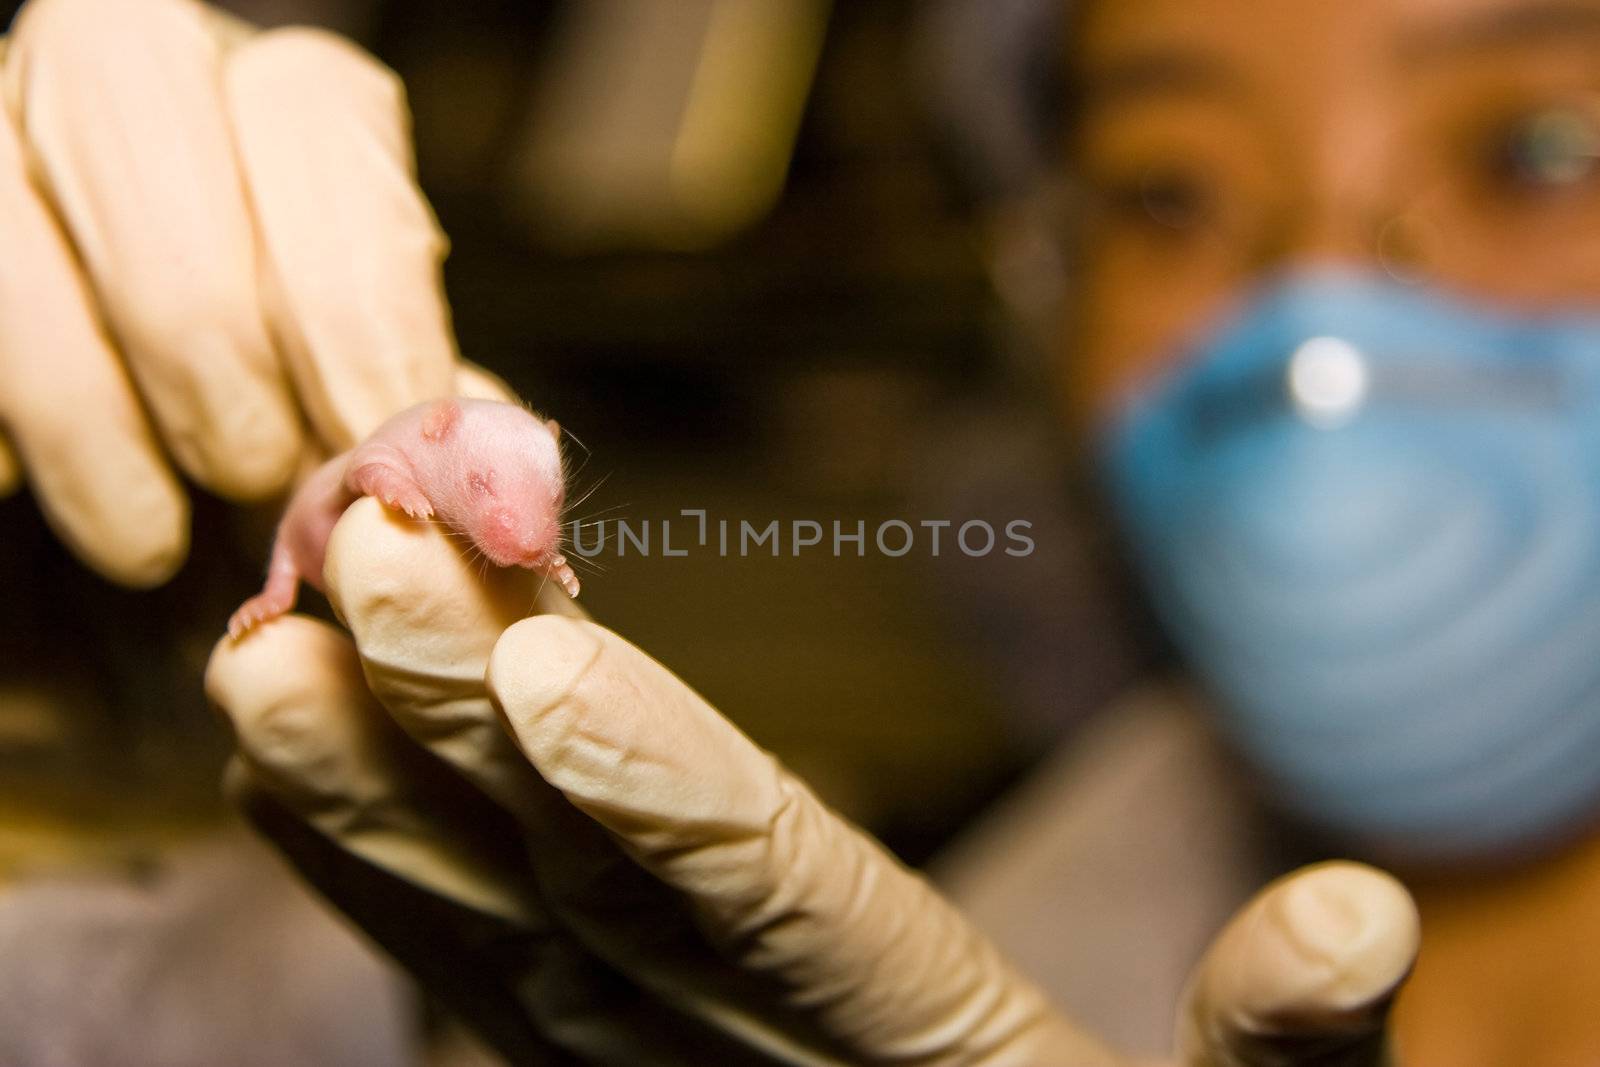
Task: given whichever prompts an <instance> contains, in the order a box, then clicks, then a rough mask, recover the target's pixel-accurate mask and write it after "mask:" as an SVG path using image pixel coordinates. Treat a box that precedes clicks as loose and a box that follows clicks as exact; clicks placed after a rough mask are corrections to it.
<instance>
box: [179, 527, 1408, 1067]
mask: <svg viewBox="0 0 1600 1067" xmlns="http://www.w3.org/2000/svg"><path fill="white" fill-rule="evenodd" d="M325 577H326V579H327V585H328V589H329V594H330V599H331V600H332V601H333V603H334V605H335V608H336V610H337V611H338V613H339V615H340V617H341V618H342V619H344V620H345V621H346V622H347V624H348V625H349V627H350V630H351V632H352V634H353V637H354V640H355V645H354V646H352V644H351V643H350V641H349V640H348V639H347V638H346V637H345V636H344V635H343V634H342V633H340V632H339V631H337V630H336V629H334V628H333V627H330V626H327V625H325V624H322V623H320V622H316V621H313V620H310V619H307V618H304V617H296V616H287V617H284V618H282V619H280V620H277V621H276V622H273V623H271V624H268V625H266V626H263V627H261V628H260V629H258V630H256V631H254V632H253V633H251V634H250V635H248V636H247V637H246V638H245V639H243V640H242V641H240V642H239V643H237V644H234V643H232V642H230V641H228V640H226V639H225V640H223V641H222V642H221V643H220V644H218V646H217V647H216V649H215V651H214V653H213V656H212V660H211V664H210V667H209V670H208V674H207V680H206V681H207V689H208V693H209V695H210V697H211V699H212V700H213V702H214V703H216V704H217V705H218V706H220V707H221V708H222V709H224V710H225V711H226V713H227V714H228V716H229V717H230V718H231V720H232V722H233V724H234V726H235V729H236V733H237V738H238V745H239V748H238V756H237V758H236V761H235V764H234V766H233V769H232V771H231V772H230V776H229V781H230V787H231V789H232V791H233V793H234V795H235V796H236V797H237V798H238V799H239V800H240V801H241V802H242V803H243V804H244V805H245V807H246V809H247V810H248V811H249V812H250V813H251V814H252V816H253V817H254V819H255V820H256V822H257V824H258V825H259V826H261V828H263V829H264V830H265V831H266V832H267V833H268V835H269V836H271V837H272V838H274V839H275V840H276V841H277V842H278V844H279V845H280V846H281V847H282V848H283V849H284V850H285V851H286V852H287V853H288V855H289V856H290V858H291V859H292V860H293V861H294V862H295V863H296V864H297V865H298V866H299V868H300V869H301V871H302V872H303V873H305V874H306V875H307V876H308V877H309V878H310V880H311V881H313V882H314V883H316V884H317V885H318V886H319V887H321V888H322V890H323V891H324V892H325V893H327V894H328V895H329V896H330V897H332V899H333V900H334V901H335V902H337V903H338V904H340V905H341V906H342V907H344V908H345V909H346V910H347V911H348V913H349V914H350V915H352V916H353V917H354V918H355V919H356V921H357V922H359V923H360V924H362V925H363V926H364V927H366V929H367V930H368V931H369V932H370V933H372V934H373V935H374V936H375V937H376V938H377V940H379V941H380V942H381V943H383V944H384V945H385V946H386V947H388V948H389V949H390V950H391V951H392V952H393V953H394V954H395V955H396V956H397V957H398V958H399V959H400V960H401V961H402V962H404V963H406V964H407V965H408V966H410V967H411V968H412V969H413V970H414V971H415V972H416V973H417V974H418V976H419V978H420V979H421V981H422V982H423V983H424V985H425V986H426V987H427V988H428V989H429V990H430V991H431V992H432V993H434V994H435V995H436V996H437V997H439V998H440V999H441V1000H442V1001H443V1002H444V1003H446V1004H448V1005H450V1006H451V1007H453V1008H454V1009H455V1010H456V1011H457V1012H459V1013H460V1014H461V1016H462V1017H463V1018H464V1019H466V1020H467V1021H469V1022H470V1023H471V1024H472V1025H474V1026H475V1027H476V1028H478V1029H479V1031H480V1032H481V1033H483V1034H484V1035H485V1036H487V1037H488V1039H489V1040H490V1041H491V1042H493V1043H494V1044H495V1045H496V1046H497V1047H498V1048H499V1049H500V1050H501V1051H502V1052H503V1053H505V1054H506V1055H507V1057H508V1058H510V1059H511V1060H512V1061H513V1062H548V1061H549V1060H550V1059H551V1058H555V1059H557V1060H561V1059H562V1058H563V1057H566V1056H573V1057H577V1058H579V1059H583V1060H591V1061H596V1062H606V1063H627V1064H640V1063H693V1064H705V1063H717V1064H724V1063H742V1062H779V1063H840V1062H845V1063H915V1064H958V1063H973V1064H978V1063H982V1064H1082V1065H1105V1064H1116V1063H1121V1062H1122V1060H1121V1059H1120V1058H1119V1057H1118V1056H1116V1055H1115V1054H1114V1053H1113V1052H1111V1051H1109V1050H1107V1049H1105V1048H1103V1047H1101V1046H1100V1045H1099V1044H1098V1043H1097V1042H1096V1041H1095V1040H1094V1039H1092V1038H1091V1037H1089V1036H1088V1035H1085V1034H1083V1033H1081V1032H1080V1031H1078V1030H1076V1029H1075V1028H1074V1027H1073V1026H1072V1025H1071V1024H1070V1023H1068V1022H1067V1021H1066V1020H1064V1019H1063V1018H1062V1017H1061V1016H1059V1015H1057V1014H1056V1013H1055V1012H1054V1011H1053V1010H1052V1009H1051V1007H1050V1006H1049V1005H1048V1004H1047V1003H1046V1002H1045V1000H1044V998H1043V997H1042V996H1041V994H1040V993H1039V991H1038V990H1037V989H1036V988H1035V987H1034V986H1032V985H1031V984H1029V983H1028V982H1027V981H1026V980H1025V979H1023V978H1022V977H1021V976H1020V975H1019V974H1017V973H1016V972H1015V971H1013V970H1012V969H1011V968H1010V967H1009V966H1008V965H1007V964H1006V962H1005V961H1004V960H1002V959H1001V958H1000V957H999V955H998V954H997V953H996V951H995V950H994V949H993V948H992V947H991V946H990V945H989V944H988V943H987V942H986V941H985V939H984V938H983V937H982V936H981V935H980V934H979V933H978V932H977V931H976V930H974V929H973V928H972V927H971V926H969V925H968V924H967V923H966V922H965V921H964V920H963V919H962V917H961V916H960V915H959V914H958V913H957V912H956V911H955V910H954V909H953V907H952V906H951V905H950V904H949V903H948V902H946V901H945V900H944V899H943V898H941V897H940V896H939V894H938V893H937V891H936V890H934V889H933V888H932V887H931V886H930V885H929V884H928V883H927V882H926V881H925V880H923V879H922V878H921V877H920V876H919V875H917V874H915V873H913V872H911V871H910V870H908V869H906V868H905V867H903V866H902V865H900V864H899V863H898V862H896V861H895V860H894V859H893V858H892V857H891V856H889V855H888V854H887V853H886V852H885V851H884V850H883V849H882V848H881V847H880V846H879V845H877V844H876V843H875V842H874V841H872V840H871V839H870V838H869V837H867V836H866V835H864V834H863V833H862V832H860V831H859V830H857V829H855V828H854V827H852V826H850V825H849V824H848V823H846V822H844V821H843V820H842V819H840V818H839V817H838V816H837V815H835V814H834V813H832V812H831V811H829V810H828V809H827V808H826V807H825V806H824V805H823V804H822V803H821V802H820V801H819V800H818V799H817V798H816V797H815V796H814V795H813V794H812V792H811V791H810V790H809V789H808V788H807V787H806V786H805V784H804V783H802V782H800V781H799V780H798V779H796V778H795V777H794V776H793V775H791V774H789V773H788V772H787V771H785V770H784V768H783V767H782V766H780V765H779V764H778V763H777V762H776V761H775V760H774V759H773V758H772V757H771V756H770V755H769V754H767V753H765V752H763V751H762V750H760V749H758V748H757V747H755V745H753V744H752V743H751V742H750V741H749V740H748V739H747V738H745V737H744V736H743V735H742V734H741V733H740V732H739V731H738V730H737V729H735V728H734V727H733V726H732V725H731V724H730V723H729V722H728V721H727V720H726V719H724V718H723V717H721V716H720V715H718V714H717V712H716V711H715V710H713V709H712V708H711V707H710V706H709V705H707V704H706V703H705V702H704V701H703V700H702V699H701V698H700V697H699V696H697V695H696V694H695V693H694V692H692V691H691V690H690V689H689V688H688V687H687V686H685V685H684V684H683V683H682V682H681V681H679V680H678V679H677V678H675V677H674V676H673V675H672V674H671V673H670V672H668V671H667V670H666V668H664V667H662V666H661V665H660V664H658V663H656V662H655V661H653V660H652V659H650V658H649V657H648V656H646V655H645V654H644V653H642V652H640V651H639V650H638V649H637V648H635V647H633V646H632V645H630V644H629V643H628V642H626V641H624V640H623V639H622V638H620V637H618V636H617V635H616V634H613V633H611V632H609V631H608V630H605V629H604V628H602V627H600V626H598V625H596V624H594V623H592V622H590V621H588V620H587V619H585V618H582V617H581V616H580V615H579V614H578V610H577V608H576V607H575V606H573V605H571V604H570V603H569V602H567V601H565V599H564V598H562V597H561V596H560V595H559V593H558V592H552V591H551V590H549V589H546V590H543V591H542V592H541V593H540V595H539V597H538V606H539V607H541V608H543V609H545V610H546V611H547V612H549V613H548V614H543V615H538V616H536V617H533V618H527V619H522V618H521V617H522V616H523V615H524V613H525V612H526V611H527V610H528V608H529V605H530V604H533V603H534V602H535V593H536V589H535V587H534V585H533V584H532V583H533V581H534V580H535V579H534V578H533V577H532V576H530V575H529V574H528V573H527V572H524V571H494V572H492V573H490V574H488V575H486V576H483V575H480V574H479V573H478V572H477V570H476V569H475V568H474V567H473V566H472V565H471V564H469V563H468V562H467V561H465V560H464V559H463V558H462V557H461V555H460V553H459V552H458V550H457V549H456V548H455V547H454V546H453V545H452V544H451V543H450V542H449V541H448V540H447V539H446V538H445V537H444V536H443V535H441V534H439V533H437V532H436V530H435V528H434V527H432V526H430V525H427V524H417V523H411V522H409V521H407V520H404V519H401V518H397V517H396V516H394V515H393V514H391V513H389V512H386V511H385V510H384V509H383V508H382V507H381V506H380V505H379V504H378V503H377V502H376V501H373V500H371V499H364V500H360V501H357V502H356V504H354V505H353V506H352V507H351V508H350V510H349V511H348V512H347V513H346V514H345V516H344V518H343V519H342V520H341V522H340V523H339V525H338V527H337V528H336V529H335V531H334V535H333V539H332V542H331V544H330V546H329V552H328V558H327V565H326V568H325ZM519 620H520V621H519ZM357 649H359V652H358V651H357ZM1061 921H1062V922H1064V923H1069V922H1072V921H1074V917H1073V916H1071V915H1063V916H1061ZM1041 936H1048V932H1047V931H1042V932H1041ZM1416 940H1417V929H1416V916H1415V911H1414V909H1413V908H1412V906H1411V902H1410V900H1409V898H1408V897H1407V896H1406V895H1405V892H1404V891H1403V890H1402V889H1401V888H1400V887H1399V886H1398V884H1397V883H1395V882H1394V881H1393V880H1392V879H1390V878H1388V877H1387V876H1386V875H1383V874H1381V873H1379V872H1376V871H1373V870H1371V869H1370V868H1365V867H1359V866H1355V865H1351V864H1341V865H1332V866H1325V867H1321V868H1316V869H1312V870H1309V871H1307V872H1303V873H1302V874H1300V875H1298V876H1296V877H1295V878H1293V879H1292V880H1288V881H1285V882H1281V883H1279V884H1277V885H1275V886H1273V887H1269V889H1268V890H1267V891H1266V892H1265V893H1264V894H1263V895H1262V896H1261V897H1260V898H1258V899H1257V900H1256V901H1255V902H1254V903H1252V904H1251V905H1250V906H1249V907H1247V908H1246V909H1245V911H1244V912H1243V913H1242V914H1241V916H1240V917H1239V918H1238V919H1237V920H1236V921H1235V922H1234V923H1233V925H1232V926H1230V927H1229V929H1228V930H1227V931H1226V932H1225V933H1224V934H1223V935H1222V936H1221V937H1220V938H1219V940H1218V941H1217V943H1216V945H1215V947H1214V948H1213V950H1212V951H1211V954H1210V955H1209V956H1208V958H1207V960H1206V961H1205V962H1204V963H1203V964H1202V965H1201V967H1200V968H1199V970H1198V971H1197V974H1196V977H1195V979H1194V982H1193V984H1192V991H1191V994H1190V996H1189V998H1188V1004H1187V1006H1186V1007H1185V1008H1184V1011H1185V1020H1186V1022H1185V1023H1184V1025H1183V1027H1182V1033H1183V1048H1182V1050H1181V1057H1182V1060H1183V1062H1185V1063H1188V1064H1212V1065H1235V1064H1292V1063H1302V1062H1304V1063H1312V1062H1315V1063H1318V1064H1329V1063H1335V1062H1337V1063H1342V1064H1351V1065H1358V1064H1377V1063H1380V1062H1382V1058H1381V1057H1382V1044H1383V1026H1384V1017H1385V1014H1386V1011H1387V1004H1388V999H1389V996H1390V994H1391V992H1392V991H1393V989H1394V988H1395V986H1396V985H1397V984H1398V983H1399V981H1400V980H1401V978H1402V977H1403V976H1404V974H1405V973H1406V971H1407V969H1408V968H1409V966H1410V964H1411V960H1412V956H1413V954H1414V952H1415V949H1416ZM1341 1056H1342V1058H1340V1057H1341Z"/></svg>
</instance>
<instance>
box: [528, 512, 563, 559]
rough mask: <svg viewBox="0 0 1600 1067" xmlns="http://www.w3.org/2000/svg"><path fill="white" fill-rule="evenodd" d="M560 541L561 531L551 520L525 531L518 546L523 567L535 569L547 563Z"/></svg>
mask: <svg viewBox="0 0 1600 1067" xmlns="http://www.w3.org/2000/svg"><path fill="white" fill-rule="evenodd" d="M560 540H561V529H560V527H559V526H557V525H556V523H555V521H554V520H553V519H552V520H549V521H546V522H542V523H539V524H537V525H535V526H534V527H532V528H531V529H529V530H527V531H525V532H524V533H523V536H522V539H521V545H520V547H521V550H522V553H521V554H522V564H523V566H525V567H537V566H542V565H543V564H545V563H548V562H549V561H550V559H551V557H552V556H554V555H555V553H556V545H557V544H558V543H559V542H560Z"/></svg>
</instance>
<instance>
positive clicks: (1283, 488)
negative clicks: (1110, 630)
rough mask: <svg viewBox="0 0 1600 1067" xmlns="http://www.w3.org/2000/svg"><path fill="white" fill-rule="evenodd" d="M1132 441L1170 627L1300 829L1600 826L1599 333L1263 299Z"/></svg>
mask: <svg viewBox="0 0 1600 1067" xmlns="http://www.w3.org/2000/svg"><path fill="white" fill-rule="evenodd" d="M1174 366H1175V368H1176V369H1175V370H1173V371H1172V372H1171V373H1170V374H1168V375H1167V376H1165V377H1164V378H1162V379H1160V380H1158V381H1155V382H1152V383H1150V384H1149V385H1148V387H1147V388H1146V389H1145V390H1144V391H1142V392H1141V393H1140V394H1139V395H1138V396H1136V397H1134V398H1133V399H1132V400H1131V402H1130V403H1129V404H1128V405H1127V406H1126V408H1125V409H1124V410H1122V411H1121V412H1120V413H1119V414H1118V415H1117V416H1116V417H1115V418H1113V419H1112V421H1111V423H1110V424H1109V426H1108V428H1107V430H1106V435H1105V440H1104V444H1105V446H1106V455H1105V460H1106V463H1105V467H1106V472H1107V474H1108V477H1109V483H1110V489H1111V491H1112V494H1113V497H1114V500H1115V503H1116V506H1117V508H1118V511H1119V513H1120V516H1121V519H1122V521H1123V525H1124V529H1125V531H1126V533H1127V534H1128V536H1129V537H1130V539H1131V541H1132V546H1133V549H1134V553H1135V559H1136V563H1137V566H1138V568H1139V569H1140V571H1141V572H1142V574H1143V577H1144V579H1145V581H1146V583H1147V586H1148V588H1149V590H1150V592H1151V595H1152V597H1153V599H1154V602H1155V605H1156V607H1157V610H1158V612H1159V613H1160V615H1161V616H1162V618H1163V619H1164V621H1165V623H1166V624H1167V626H1168V627H1169V629H1170V631H1171V634H1172V636H1173V638H1174V640H1175V641H1176V643H1177V644H1178V646H1179V648H1180V650H1181V651H1182V652H1183V653H1184V654H1185V656H1186V657H1187V659H1188V660H1189V662H1190V663H1191V664H1192V665H1193V667H1194V668H1195V670H1196V671H1197V673H1198V674H1199V675H1200V677H1201V679H1202V681H1203V682H1204V683H1205V685H1206V686H1207V687H1208V688H1209V690H1210V691H1211V693H1212V694H1213V695H1214V697H1215V698H1216V703H1217V711H1218V715H1219V716H1220V720H1221V723H1222V725H1223V728H1224V730H1225V732H1226V733H1227V734H1228V735H1230V736H1231V737H1232V738H1233V740H1234V741H1235V742H1236V744H1237V746H1238V747H1239V749H1240V750H1241V751H1242V753H1243V754H1244V755H1245V756H1246V757H1247V758H1248V759H1249V760H1250V761H1251V762H1252V763H1253V764H1254V765H1255V767H1256V768H1257V769H1258V770H1259V771H1260V772H1261V774H1262V776H1263V777H1264V778H1265V779H1266V780H1267V781H1268V782H1269V783H1270V784H1271V785H1272V786H1274V787H1275V789H1276V791H1277V794H1278V795H1279V796H1281V798H1282V799H1283V800H1284V801H1285V802H1287V803H1288V804H1289V805H1290V806H1291V807H1292V808H1293V809H1294V810H1295V811H1297V812H1298V813H1299V814H1300V815H1302V816H1304V817H1307V818H1309V819H1311V820H1313V821H1315V822H1316V823H1319V824H1321V825H1323V826H1324V827H1326V828H1329V829H1331V830H1334V831H1337V832H1342V833H1344V834H1347V835H1350V836H1352V837H1354V838H1355V839H1356V840H1357V841H1360V842H1365V843H1367V844H1370V845H1376V846H1380V847H1382V848H1384V849H1388V850H1403V851H1404V852H1406V853H1408V854H1410V855H1412V856H1416V857H1420V858H1434V859H1458V858H1463V857H1470V856H1476V855H1484V854H1495V853H1500V852H1503V851H1505V850H1511V849H1524V848H1529V847H1535V846H1537V845H1538V844H1540V843H1543V842H1545V841H1548V840H1551V839H1554V838H1558V837H1560V836H1562V835H1565V834H1569V833H1571V832H1573V831H1574V829H1576V828H1577V827H1580V826H1582V825H1583V824H1584V823H1585V821H1586V820H1589V819H1592V818H1595V817H1596V816H1597V814H1600V316H1594V315H1589V316H1585V315H1571V316H1568V315H1554V314H1551V315H1542V316H1537V317H1533V316H1529V317H1513V316H1511V315H1509V314H1505V313H1501V312H1498V311H1491V310H1487V309H1485V308H1484V307H1483V306H1481V305H1478V304H1471V303H1464V302H1460V301H1456V300H1452V299H1447V298H1445V297H1443V296H1441V295H1439V294H1437V293H1431V292H1428V291H1426V290H1424V289H1421V288H1416V287H1408V286H1405V285H1401V284H1399V283H1396V282H1393V281H1390V280H1388V279H1386V278H1371V277H1366V276H1360V275H1349V274H1332V273H1329V274H1313V275H1306V276H1301V277H1295V278H1290V279H1288V280H1285V281H1283V282H1281V283H1279V284H1276V285H1274V286H1271V287H1269V288H1267V289H1265V290H1264V291H1262V292H1260V293H1259V294H1257V295H1256V296H1255V298H1254V299H1252V300H1251V301H1250V302H1248V303H1247V305H1246V306H1244V307H1243V309H1242V310H1241V311H1240V312H1239V313H1238V314H1237V315H1236V316H1235V317H1234V318H1233V319H1232V320H1231V321H1229V322H1227V323H1225V324H1224V325H1223V326H1222V327H1221V328H1220V329H1219V330H1217V331H1216V332H1214V333H1212V334H1211V335H1210V336H1209V337H1207V338H1205V339H1203V340H1201V341H1200V343H1198V344H1197V345H1196V346H1194V348H1193V350H1192V351H1191V352H1189V353H1187V354H1186V356H1185V358H1183V359H1181V360H1179V361H1177V362H1175V364H1174Z"/></svg>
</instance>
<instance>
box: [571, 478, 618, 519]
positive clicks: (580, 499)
mask: <svg viewBox="0 0 1600 1067" xmlns="http://www.w3.org/2000/svg"><path fill="white" fill-rule="evenodd" d="M610 477H611V474H610V472H609V471H608V472H606V473H605V474H603V475H601V476H600V480H599V481H597V482H595V483H594V484H593V485H591V486H590V487H589V488H588V489H585V490H584V491H583V493H582V494H581V495H580V496H579V497H578V498H577V499H576V500H571V501H568V502H567V503H566V504H565V505H564V506H563V507H562V509H561V512H562V514H566V513H567V512H569V511H571V510H572V509H573V508H576V507H579V506H581V505H582V504H583V502H584V501H585V500H588V499H589V498H590V497H592V496H594V494H595V493H596V492H597V491H598V490H599V488H600V487H601V486H602V485H605V484H606V479H607V478H610Z"/></svg>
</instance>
